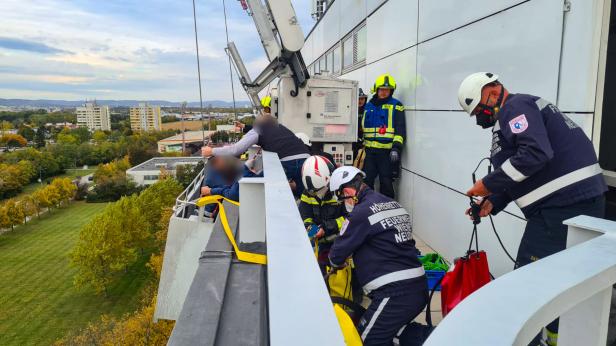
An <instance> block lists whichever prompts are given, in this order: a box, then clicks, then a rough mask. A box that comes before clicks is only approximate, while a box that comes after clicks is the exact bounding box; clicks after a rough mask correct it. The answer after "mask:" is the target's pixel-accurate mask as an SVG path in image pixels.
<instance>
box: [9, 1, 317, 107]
mask: <svg viewBox="0 0 616 346" xmlns="http://www.w3.org/2000/svg"><path fill="white" fill-rule="evenodd" d="M293 4H294V6H295V9H296V12H297V15H298V17H299V19H300V22H301V23H302V26H303V29H304V33H307V31H308V30H309V27H310V26H311V25H312V23H313V21H312V19H311V18H310V2H309V1H301V0H294V1H293ZM226 5H227V14H228V20H229V39H230V40H231V41H234V42H235V43H236V45H237V46H238V48H239V50H240V52H241V54H242V55H243V58H244V60H245V63H246V65H247V67H248V69H249V71H250V73H251V74H252V75H256V74H257V73H258V72H260V71H261V69H262V68H263V67H265V66H266V64H267V59H266V57H265V54H264V52H263V48H262V46H261V44H260V41H259V37H258V35H257V34H256V30H255V29H254V24H253V22H252V19H251V18H250V17H249V16H248V15H247V14H246V13H245V12H244V11H243V10H242V9H241V6H240V4H239V3H238V2H236V1H227V4H226ZM0 13H2V20H1V21H0V32H2V34H0V98H6V99H11V98H19V99H62V100H71V101H75V100H83V99H142V100H147V99H162V100H169V101H182V100H198V99H199V92H198V81H197V68H196V55H195V47H194V44H195V41H194V32H193V21H192V2H191V1H182V2H180V1H175V2H168V1H163V0H154V1H149V2H148V6H143V5H141V4H140V3H138V2H135V1H132V2H124V1H119V0H114V1H107V2H95V1H91V0H80V1H72V2H70V3H68V2H65V1H60V0H43V1H19V0H6V1H2V2H1V3H0ZM197 24H198V28H199V48H200V49H199V50H200V52H199V53H200V55H201V70H202V71H201V73H202V80H203V82H202V83H203V87H204V95H203V99H204V100H225V101H229V100H231V98H232V97H231V96H232V95H231V86H230V81H229V66H228V60H227V57H226V55H225V54H224V47H225V44H226V39H225V33H224V16H223V12H222V0H221V1H216V2H212V1H204V0H201V1H197ZM234 82H235V86H236V88H235V96H236V99H237V100H246V99H247V98H246V95H245V93H244V91H243V89H242V88H241V87H240V86H239V83H238V82H237V77H235V76H234Z"/></svg>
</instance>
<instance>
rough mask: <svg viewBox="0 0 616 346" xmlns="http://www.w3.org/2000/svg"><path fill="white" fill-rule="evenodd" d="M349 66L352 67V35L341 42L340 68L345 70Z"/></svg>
mask: <svg viewBox="0 0 616 346" xmlns="http://www.w3.org/2000/svg"><path fill="white" fill-rule="evenodd" d="M351 65H353V35H351V36H349V37H347V38H346V39H345V40H344V42H342V67H343V68H347V67H349V66H351Z"/></svg>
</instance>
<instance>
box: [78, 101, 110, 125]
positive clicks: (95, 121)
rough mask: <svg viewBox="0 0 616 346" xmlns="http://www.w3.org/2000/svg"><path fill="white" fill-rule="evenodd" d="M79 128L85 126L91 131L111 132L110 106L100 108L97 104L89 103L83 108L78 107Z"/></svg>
mask: <svg viewBox="0 0 616 346" xmlns="http://www.w3.org/2000/svg"><path fill="white" fill-rule="evenodd" d="M76 113H77V126H85V127H87V128H88V130H90V131H96V130H103V131H110V130H111V116H110V113H109V106H100V105H97V104H96V102H87V103H86V104H85V105H84V106H83V107H77V110H76Z"/></svg>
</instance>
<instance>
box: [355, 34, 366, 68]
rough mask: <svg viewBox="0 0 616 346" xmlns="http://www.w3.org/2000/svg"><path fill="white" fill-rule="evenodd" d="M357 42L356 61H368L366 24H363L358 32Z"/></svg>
mask: <svg viewBox="0 0 616 346" xmlns="http://www.w3.org/2000/svg"><path fill="white" fill-rule="evenodd" d="M356 39H357V43H356V45H355V47H356V52H357V54H356V56H355V60H354V63H359V62H363V61H366V49H367V47H366V46H367V38H366V26H365V25H364V26H362V27H361V28H360V29H359V30H357V33H356Z"/></svg>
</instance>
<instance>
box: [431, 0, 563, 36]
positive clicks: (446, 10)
mask: <svg viewBox="0 0 616 346" xmlns="http://www.w3.org/2000/svg"><path fill="white" fill-rule="evenodd" d="M521 2H523V1H522V0H499V1H486V0H464V1H460V0H438V1H434V0H420V1H419V42H422V41H425V40H427V39H429V38H432V37H435V36H438V35H441V34H443V33H445V32H447V31H449V30H452V29H455V28H457V27H460V26H462V25H465V24H468V23H470V22H473V21H475V20H478V19H480V18H483V17H486V16H489V15H490V14H493V13H495V12H498V11H501V10H503V9H505V8H508V7H510V6H513V5H515V4H518V3H521ZM561 6H562V4H561ZM485 42H486V43H487V44H492V42H490V41H485Z"/></svg>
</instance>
